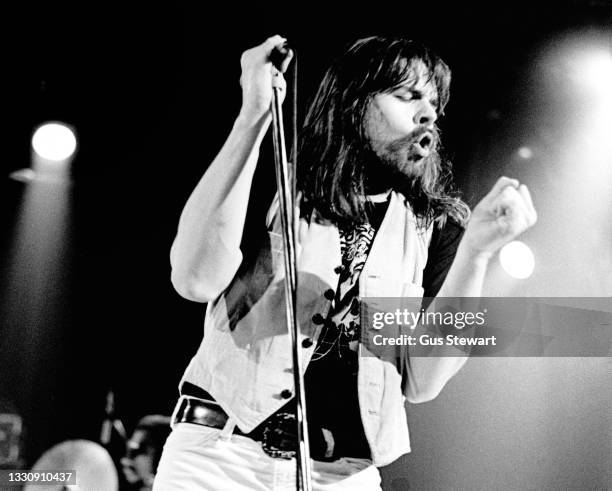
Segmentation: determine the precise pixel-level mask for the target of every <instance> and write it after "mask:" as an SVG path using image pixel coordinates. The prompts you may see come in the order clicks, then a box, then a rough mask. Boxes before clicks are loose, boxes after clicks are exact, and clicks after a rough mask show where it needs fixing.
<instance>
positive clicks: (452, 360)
mask: <svg viewBox="0 0 612 491" xmlns="http://www.w3.org/2000/svg"><path fill="white" fill-rule="evenodd" d="M488 261H489V256H488V255H485V254H478V253H475V252H474V251H471V250H470V249H469V248H468V247H467V246H466V245H465V244H464V243H463V242H462V243H461V244H460V245H459V248H458V249H457V255H456V256H455V259H454V261H453V264H452V266H451V268H450V270H449V272H448V274H447V276H446V279H445V281H444V283H443V285H442V287H441V288H440V291H439V293H438V297H439V298H445V297H446V298H451V297H452V298H457V299H461V298H462V297H463V298H465V297H479V296H480V295H481V294H482V286H483V283H484V277H485V274H486V271H487V266H488ZM459 307H461V306H459ZM463 308H466V307H463ZM428 310H436V301H435V300H434V302H433V303H432V304H431V305H430V306H429V309H428ZM419 331H421V332H419ZM422 334H430V333H429V332H428V331H427V330H426V329H425V328H424V326H422V325H420V326H419V327H417V329H416V332H415V333H414V336H415V338H417V339H418V338H419V336H420V335H422ZM409 354H410V361H409V364H410V366H409V370H410V380H409V388H408V394H407V397H408V400H409V401H411V402H425V401H428V400H431V399H433V398H435V397H436V396H437V395H438V394H439V393H440V391H441V390H442V388H443V387H444V385H445V384H446V383H447V382H448V380H450V379H451V378H452V376H453V375H455V374H456V373H457V372H458V371H459V370H460V369H461V367H462V366H463V365H464V364H465V363H466V361H467V354H466V353H465V352H463V351H461V350H459V349H458V348H456V347H453V346H446V345H442V346H421V345H420V344H417V346H414V347H410V350H409Z"/></svg>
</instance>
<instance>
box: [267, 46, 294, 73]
mask: <svg viewBox="0 0 612 491" xmlns="http://www.w3.org/2000/svg"><path fill="white" fill-rule="evenodd" d="M292 54H293V50H292V49H291V47H290V46H289V43H287V42H285V43H283V45H282V46H276V47H275V48H274V49H273V50H272V52H271V53H270V62H272V65H274V68H276V69H277V70H278V71H279V72H281V73H285V72H286V71H287V68H288V67H289V63H288V61H287V60H288V58H289V57H290V56H291V55H292Z"/></svg>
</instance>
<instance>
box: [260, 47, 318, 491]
mask: <svg viewBox="0 0 612 491" xmlns="http://www.w3.org/2000/svg"><path fill="white" fill-rule="evenodd" d="M289 55H290V50H289V48H288V47H287V46H284V47H282V48H275V49H274V50H273V51H272V53H271V54H270V61H271V62H272V64H273V65H274V66H275V67H276V69H277V70H278V73H275V74H274V75H273V76H272V108H271V109H272V129H273V141H274V161H275V167H276V186H277V188H278V197H279V204H280V208H279V212H280V216H281V225H282V232H283V249H284V256H285V299H286V314H287V326H288V328H289V338H290V339H291V351H292V359H293V382H294V386H295V396H296V423H297V446H296V447H297V452H296V453H297V455H296V463H297V469H296V472H297V479H296V483H297V489H298V491H310V490H311V489H312V481H311V470H310V445H309V443H308V423H307V420H306V393H305V391H304V380H303V377H302V362H301V358H300V349H299V346H298V334H299V326H298V323H297V317H296V290H297V264H296V242H295V230H296V217H295V193H294V186H293V177H294V176H295V165H296V162H295V160H296V158H295V157H296V155H297V148H296V144H297V141H296V138H295V128H294V142H293V144H294V148H293V157H294V158H293V162H292V165H293V172H292V169H290V168H289V163H288V162H287V152H286V149H285V134H284V128H283V110H282V105H281V91H282V85H281V79H282V76H281V75H280V74H281V73H283V72H284V71H285V70H284V69H286V68H287V65H288V63H287V59H288V57H289ZM293 79H294V80H293V82H294V88H295V79H296V71H295V64H294V74H293ZM295 96H296V94H295V90H294V94H293V97H294V115H293V116H294V118H293V119H294V126H295V120H296V118H295ZM298 219H299V217H298Z"/></svg>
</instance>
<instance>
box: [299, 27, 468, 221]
mask: <svg viewBox="0 0 612 491" xmlns="http://www.w3.org/2000/svg"><path fill="white" fill-rule="evenodd" d="M417 60H420V61H421V62H423V64H424V65H425V67H426V69H427V71H428V73H429V77H430V81H431V82H432V83H433V84H434V85H435V87H436V89H437V93H438V99H439V104H438V108H437V112H438V115H441V114H442V113H443V110H444V107H445V106H446V104H447V103H448V99H449V85H450V78H451V73H450V69H449V68H448V66H447V65H446V64H445V63H444V62H443V61H442V60H441V59H440V58H439V57H438V56H437V55H435V54H434V53H433V52H432V51H430V50H429V49H428V48H426V47H425V46H423V45H421V44H418V43H416V42H413V41H409V40H406V39H402V38H387V37H370V38H365V39H360V40H358V41H357V42H355V43H354V44H353V45H352V46H351V47H350V48H349V49H348V50H347V51H346V52H345V53H344V55H342V56H341V57H340V58H338V59H337V60H336V61H335V62H334V63H333V64H332V66H331V67H330V68H329V69H328V70H327V72H326V73H325V76H324V77H323V80H322V82H321V85H320V86H319V89H318V91H317V93H316V95H315V97H314V100H313V101H312V103H311V105H310V109H309V110H308V113H307V115H306V120H305V123H304V128H303V130H302V134H301V139H300V141H301V143H300V147H299V153H298V162H299V164H298V169H297V174H298V179H297V183H298V184H297V185H298V190H299V191H301V193H302V196H303V199H304V203H305V205H306V209H307V210H309V209H313V208H314V209H316V210H317V212H318V213H319V214H320V216H321V217H322V218H323V219H325V220H330V221H332V222H333V223H336V224H338V225H341V224H355V223H361V222H363V221H364V220H365V218H364V217H366V216H367V215H366V209H365V206H366V203H365V201H364V199H363V197H364V195H365V187H366V186H365V184H366V183H365V178H366V172H365V170H366V166H367V165H368V161H371V160H372V149H371V146H370V142H369V139H368V137H367V136H366V132H365V124H364V123H365V115H366V111H367V109H368V106H369V104H370V102H371V100H372V98H373V96H374V95H376V94H380V93H390V92H393V91H394V90H396V89H397V88H399V87H401V86H403V85H404V84H405V83H406V82H407V81H408V80H409V79H410V77H411V76H412V75H413V65H414V62H415V61H417ZM437 134H438V133H437V131H436V132H435V135H434V136H437ZM436 139H437V140H438V141H439V138H436ZM427 159H428V160H429V161H428V162H426V163H425V164H426V165H425V166H424V168H423V171H422V172H420V173H419V175H418V176H415V177H414V178H413V179H409V180H408V181H409V182H407V183H406V184H405V185H404V186H403V188H402V189H399V191H401V192H402V193H403V194H404V195H405V197H406V198H407V199H408V202H409V203H410V206H411V207H412V209H413V211H414V212H415V214H416V215H417V216H418V217H420V218H421V219H425V221H426V223H427V224H429V223H430V222H431V221H433V220H436V221H437V222H438V223H439V224H443V223H444V221H445V219H446V218H447V217H448V216H450V217H453V218H454V219H455V220H456V221H457V222H459V223H461V224H465V222H466V221H467V219H468V217H469V208H468V207H467V205H466V204H465V203H464V202H463V201H461V199H460V198H459V197H457V196H456V195H455V194H454V193H453V192H452V191H451V188H450V180H451V164H450V162H448V161H446V160H444V159H442V158H441V157H440V152H439V151H434V152H432V154H431V155H430V156H429V157H427Z"/></svg>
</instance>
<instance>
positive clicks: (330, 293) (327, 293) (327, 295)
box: [323, 288, 336, 300]
mask: <svg viewBox="0 0 612 491" xmlns="http://www.w3.org/2000/svg"><path fill="white" fill-rule="evenodd" d="M323 296H324V297H325V298H327V300H333V299H334V297H335V296H336V293H335V292H334V290H332V289H331V288H330V289H329V290H325V293H324V294H323Z"/></svg>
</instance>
